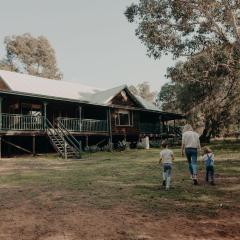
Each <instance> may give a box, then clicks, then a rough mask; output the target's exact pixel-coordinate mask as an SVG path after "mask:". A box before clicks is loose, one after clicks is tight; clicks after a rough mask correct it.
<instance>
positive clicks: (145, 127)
mask: <svg viewBox="0 0 240 240" xmlns="http://www.w3.org/2000/svg"><path fill="white" fill-rule="evenodd" d="M139 128H140V132H141V133H144V134H168V135H171V134H172V135H177V136H181V134H182V130H181V128H180V127H179V126H171V125H161V126H160V124H159V123H140V125H139Z"/></svg>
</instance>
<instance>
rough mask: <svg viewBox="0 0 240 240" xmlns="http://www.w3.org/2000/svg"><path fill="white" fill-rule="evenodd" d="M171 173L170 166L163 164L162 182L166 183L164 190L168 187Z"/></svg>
mask: <svg viewBox="0 0 240 240" xmlns="http://www.w3.org/2000/svg"><path fill="white" fill-rule="evenodd" d="M171 172H172V164H170V163H164V164H163V180H164V181H166V188H169V187H170V182H171Z"/></svg>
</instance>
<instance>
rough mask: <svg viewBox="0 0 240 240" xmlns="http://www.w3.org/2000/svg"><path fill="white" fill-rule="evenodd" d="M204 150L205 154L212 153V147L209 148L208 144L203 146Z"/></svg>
mask: <svg viewBox="0 0 240 240" xmlns="http://www.w3.org/2000/svg"><path fill="white" fill-rule="evenodd" d="M202 151H203V153H204V154H208V153H212V150H211V148H209V147H207V146H206V147H203V148H202Z"/></svg>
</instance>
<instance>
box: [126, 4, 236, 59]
mask: <svg viewBox="0 0 240 240" xmlns="http://www.w3.org/2000/svg"><path fill="white" fill-rule="evenodd" d="M239 8H240V3H239V1H235V0H229V1H218V0H212V1H209V0H202V1H199V0H192V1H185V0H170V1H169V0H161V1H157V0H139V1H138V3H134V4H132V5H130V6H129V7H128V8H127V10H126V11H125V15H126V17H127V19H128V20H129V22H135V23H137V25H138V27H137V29H136V35H137V36H138V37H139V38H140V40H141V41H142V42H143V43H144V44H145V45H146V47H147V49H148V53H149V55H152V56H154V57H155V58H159V57H161V56H162V55H163V54H168V53H171V54H173V56H174V57H179V56H183V55H184V56H185V55H188V56H189V55H193V54H196V53H198V52H201V51H202V50H203V49H205V48H206V46H212V45H215V46H216V45H221V44H226V43H228V44H229V43H232V42H236V43H238V45H239V42H240V34H239V31H238V28H239V24H240V22H239Z"/></svg>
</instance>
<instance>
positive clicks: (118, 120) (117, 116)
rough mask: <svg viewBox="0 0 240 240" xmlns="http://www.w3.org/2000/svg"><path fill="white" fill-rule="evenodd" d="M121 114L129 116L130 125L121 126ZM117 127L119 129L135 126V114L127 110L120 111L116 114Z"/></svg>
mask: <svg viewBox="0 0 240 240" xmlns="http://www.w3.org/2000/svg"><path fill="white" fill-rule="evenodd" d="M120 114H126V115H128V124H121V122H120ZM115 125H116V126H118V127H131V126H133V114H132V112H131V111H127V110H119V111H117V112H116V118H115Z"/></svg>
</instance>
